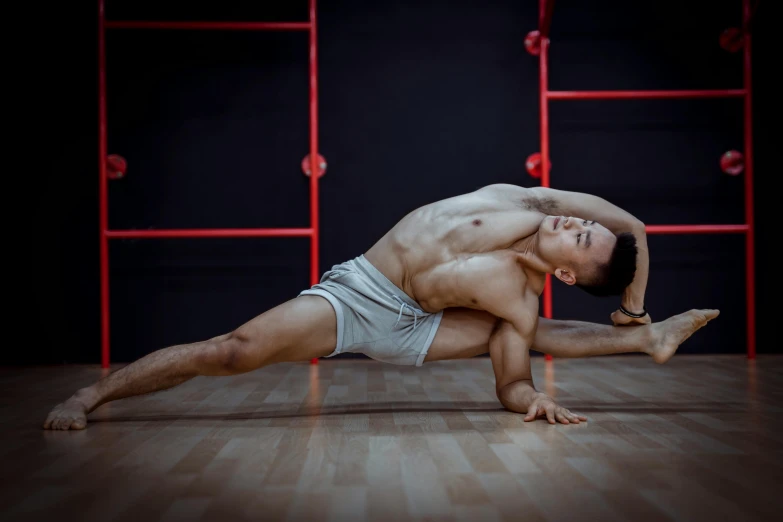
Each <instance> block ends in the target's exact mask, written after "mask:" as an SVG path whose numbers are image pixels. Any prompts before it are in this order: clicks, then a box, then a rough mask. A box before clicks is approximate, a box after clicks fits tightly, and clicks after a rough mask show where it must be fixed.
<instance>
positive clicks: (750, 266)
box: [742, 0, 756, 359]
mask: <svg viewBox="0 0 783 522" xmlns="http://www.w3.org/2000/svg"><path fill="white" fill-rule="evenodd" d="M751 15H752V13H751V9H750V0H742V26H743V27H744V28H746V31H745V35H744V44H745V45H744V46H743V66H744V67H743V69H744V70H743V83H744V85H743V86H744V88H745V104H744V113H745V114H744V125H745V144H744V145H745V224H746V225H747V226H748V231H747V233H746V234H745V294H746V307H747V311H746V313H747V335H748V346H747V351H748V359H755V358H756V267H755V262H756V260H755V255H754V239H755V238H754V228H753V119H752V116H751V109H752V107H753V106H752V98H751V67H750V50H751V49H750V42H751V35H750V30H749V27H750V17H751Z"/></svg>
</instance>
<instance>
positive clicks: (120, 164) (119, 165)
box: [106, 154, 128, 179]
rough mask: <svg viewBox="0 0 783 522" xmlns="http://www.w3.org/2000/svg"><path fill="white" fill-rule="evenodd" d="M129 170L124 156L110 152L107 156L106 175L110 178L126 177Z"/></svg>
mask: <svg viewBox="0 0 783 522" xmlns="http://www.w3.org/2000/svg"><path fill="white" fill-rule="evenodd" d="M127 170H128V162H127V161H125V158H123V157H122V156H119V155H117V154H109V155H108V156H107V157H106V176H107V177H108V178H109V179H120V178H124V177H125V173H126V172H127Z"/></svg>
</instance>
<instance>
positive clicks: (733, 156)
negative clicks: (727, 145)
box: [720, 150, 745, 176]
mask: <svg viewBox="0 0 783 522" xmlns="http://www.w3.org/2000/svg"><path fill="white" fill-rule="evenodd" d="M720 168H721V170H722V171H723V172H725V173H726V174H729V175H731V176H736V175H737V174H739V173H740V172H742V171H743V170H744V169H745V158H744V157H743V156H742V153H741V152H739V151H736V150H730V151H728V152H725V153H724V154H723V156H721V157H720Z"/></svg>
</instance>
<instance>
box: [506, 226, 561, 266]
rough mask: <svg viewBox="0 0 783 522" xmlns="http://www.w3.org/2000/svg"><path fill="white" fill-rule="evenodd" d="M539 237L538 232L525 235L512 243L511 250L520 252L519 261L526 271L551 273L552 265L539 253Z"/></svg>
mask: <svg viewBox="0 0 783 522" xmlns="http://www.w3.org/2000/svg"><path fill="white" fill-rule="evenodd" d="M538 237H539V236H538V232H536V233H535V234H531V235H529V236H527V237H524V238H522V239H520V240H519V241H517V242H516V243H514V244H513V245H511V247H510V250H513V251H514V252H517V254H519V263H520V264H521V265H522V266H523V267H524V268H525V270H526V271H530V272H536V273H539V274H541V275H544V274H551V273H552V272H553V271H554V270H553V269H552V267H551V266H550V265H549V263H547V262H545V261H544V260H543V259H541V257H540V256H539V255H538Z"/></svg>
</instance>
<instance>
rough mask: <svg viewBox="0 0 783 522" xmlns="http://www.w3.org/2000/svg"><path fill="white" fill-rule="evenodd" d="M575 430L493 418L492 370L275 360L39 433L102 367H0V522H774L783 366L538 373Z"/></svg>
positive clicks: (694, 361) (699, 360) (634, 365)
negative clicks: (583, 419)
mask: <svg viewBox="0 0 783 522" xmlns="http://www.w3.org/2000/svg"><path fill="white" fill-rule="evenodd" d="M533 369H534V377H535V379H536V382H537V385H538V388H539V389H540V390H542V391H545V392H547V393H549V394H551V395H553V396H555V397H556V398H558V399H559V400H560V401H561V402H562V404H563V405H565V406H567V407H569V408H571V409H572V410H573V411H575V412H578V413H583V414H585V415H587V417H588V418H589V421H588V422H587V423H583V424H580V425H571V426H565V425H557V426H552V425H549V424H548V423H546V422H545V421H543V420H539V421H536V422H534V423H525V422H523V421H522V417H521V416H520V415H515V414H512V413H509V412H506V411H504V410H502V408H501V406H500V404H499V403H498V401H497V399H496V397H495V395H494V379H493V374H492V369H491V364H490V361H489V359H487V358H478V359H472V360H465V361H448V362H441V363H431V364H427V365H425V366H423V367H421V368H409V367H398V366H391V365H384V364H382V363H377V362H373V361H365V360H337V361H335V360H324V361H321V363H320V364H319V365H317V366H310V365H309V364H288V365H279V366H275V367H270V368H266V369H263V370H259V371H256V372H253V373H249V374H245V375H241V376H237V377H227V378H207V377H200V378H197V379H194V380H192V381H189V382H187V383H185V384H183V385H181V386H179V387H176V388H173V389H171V390H167V391H165V392H159V393H157V394H152V395H148V396H143V397H136V398H131V399H126V400H123V401H117V402H115V403H110V404H107V405H104V406H102V407H101V408H99V409H98V410H97V411H95V412H93V413H92V414H91V415H90V417H89V419H90V424H89V427H88V429H87V430H84V431H79V432H51V431H44V430H42V429H41V427H40V426H41V424H42V422H43V420H44V418H45V417H46V414H47V413H48V411H49V409H50V408H51V407H52V406H53V405H54V404H55V403H57V402H60V401H61V400H62V399H64V398H66V397H68V396H69V395H70V394H71V393H72V392H73V391H74V390H75V389H76V388H78V387H81V386H85V385H87V384H90V383H92V382H93V381H94V380H96V379H97V378H99V377H100V375H101V370H100V369H99V368H97V367H87V366H63V367H48V368H24V369H19V368H7V369H3V370H1V371H0V386H1V387H0V392H2V393H1V397H2V398H0V401H2V403H0V412H2V416H1V417H0V418H2V430H1V431H0V485H1V486H2V487H1V488H0V519H1V520H4V521H5V520H68V521H70V520H79V521H88V520H95V521H108V520H129V521H131V520H132V521H141V522H152V521H154V520H188V521H197V520H209V521H231V520H255V521H258V520H293V521H298V520H332V521H340V522H343V521H354V520H368V521H385V520H465V521H485V520H487V521H488V520H508V521H512V520H513V521H520V520H522V521H526V522H527V521H531V522H532V521H539V520H554V521H560V520H563V521H579V520H585V521H610V520H630V521H633V522H641V521H646V520H682V521H688V522H690V521H698V520H708V521H714V520H727V521H732V522H735V521H737V522H738V521H747V520H780V519H781V518H779V517H780V513H781V508H780V505H779V504H778V502H779V501H780V500H781V497H782V496H783V407H782V406H783V405H782V404H781V403H782V402H783V401H781V399H782V398H783V379H781V377H783V357H773V356H768V357H764V356H762V357H759V358H758V359H757V360H756V361H748V360H747V359H746V358H745V357H744V356H685V355H683V356H675V357H674V358H673V359H672V360H671V361H670V362H669V363H667V364H665V365H662V366H660V365H656V364H655V363H653V362H652V360H650V359H649V358H647V357H642V356H625V357H603V358H593V359H580V360H555V361H554V362H550V363H547V362H545V361H544V359H543V358H542V357H536V358H534V360H533Z"/></svg>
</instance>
